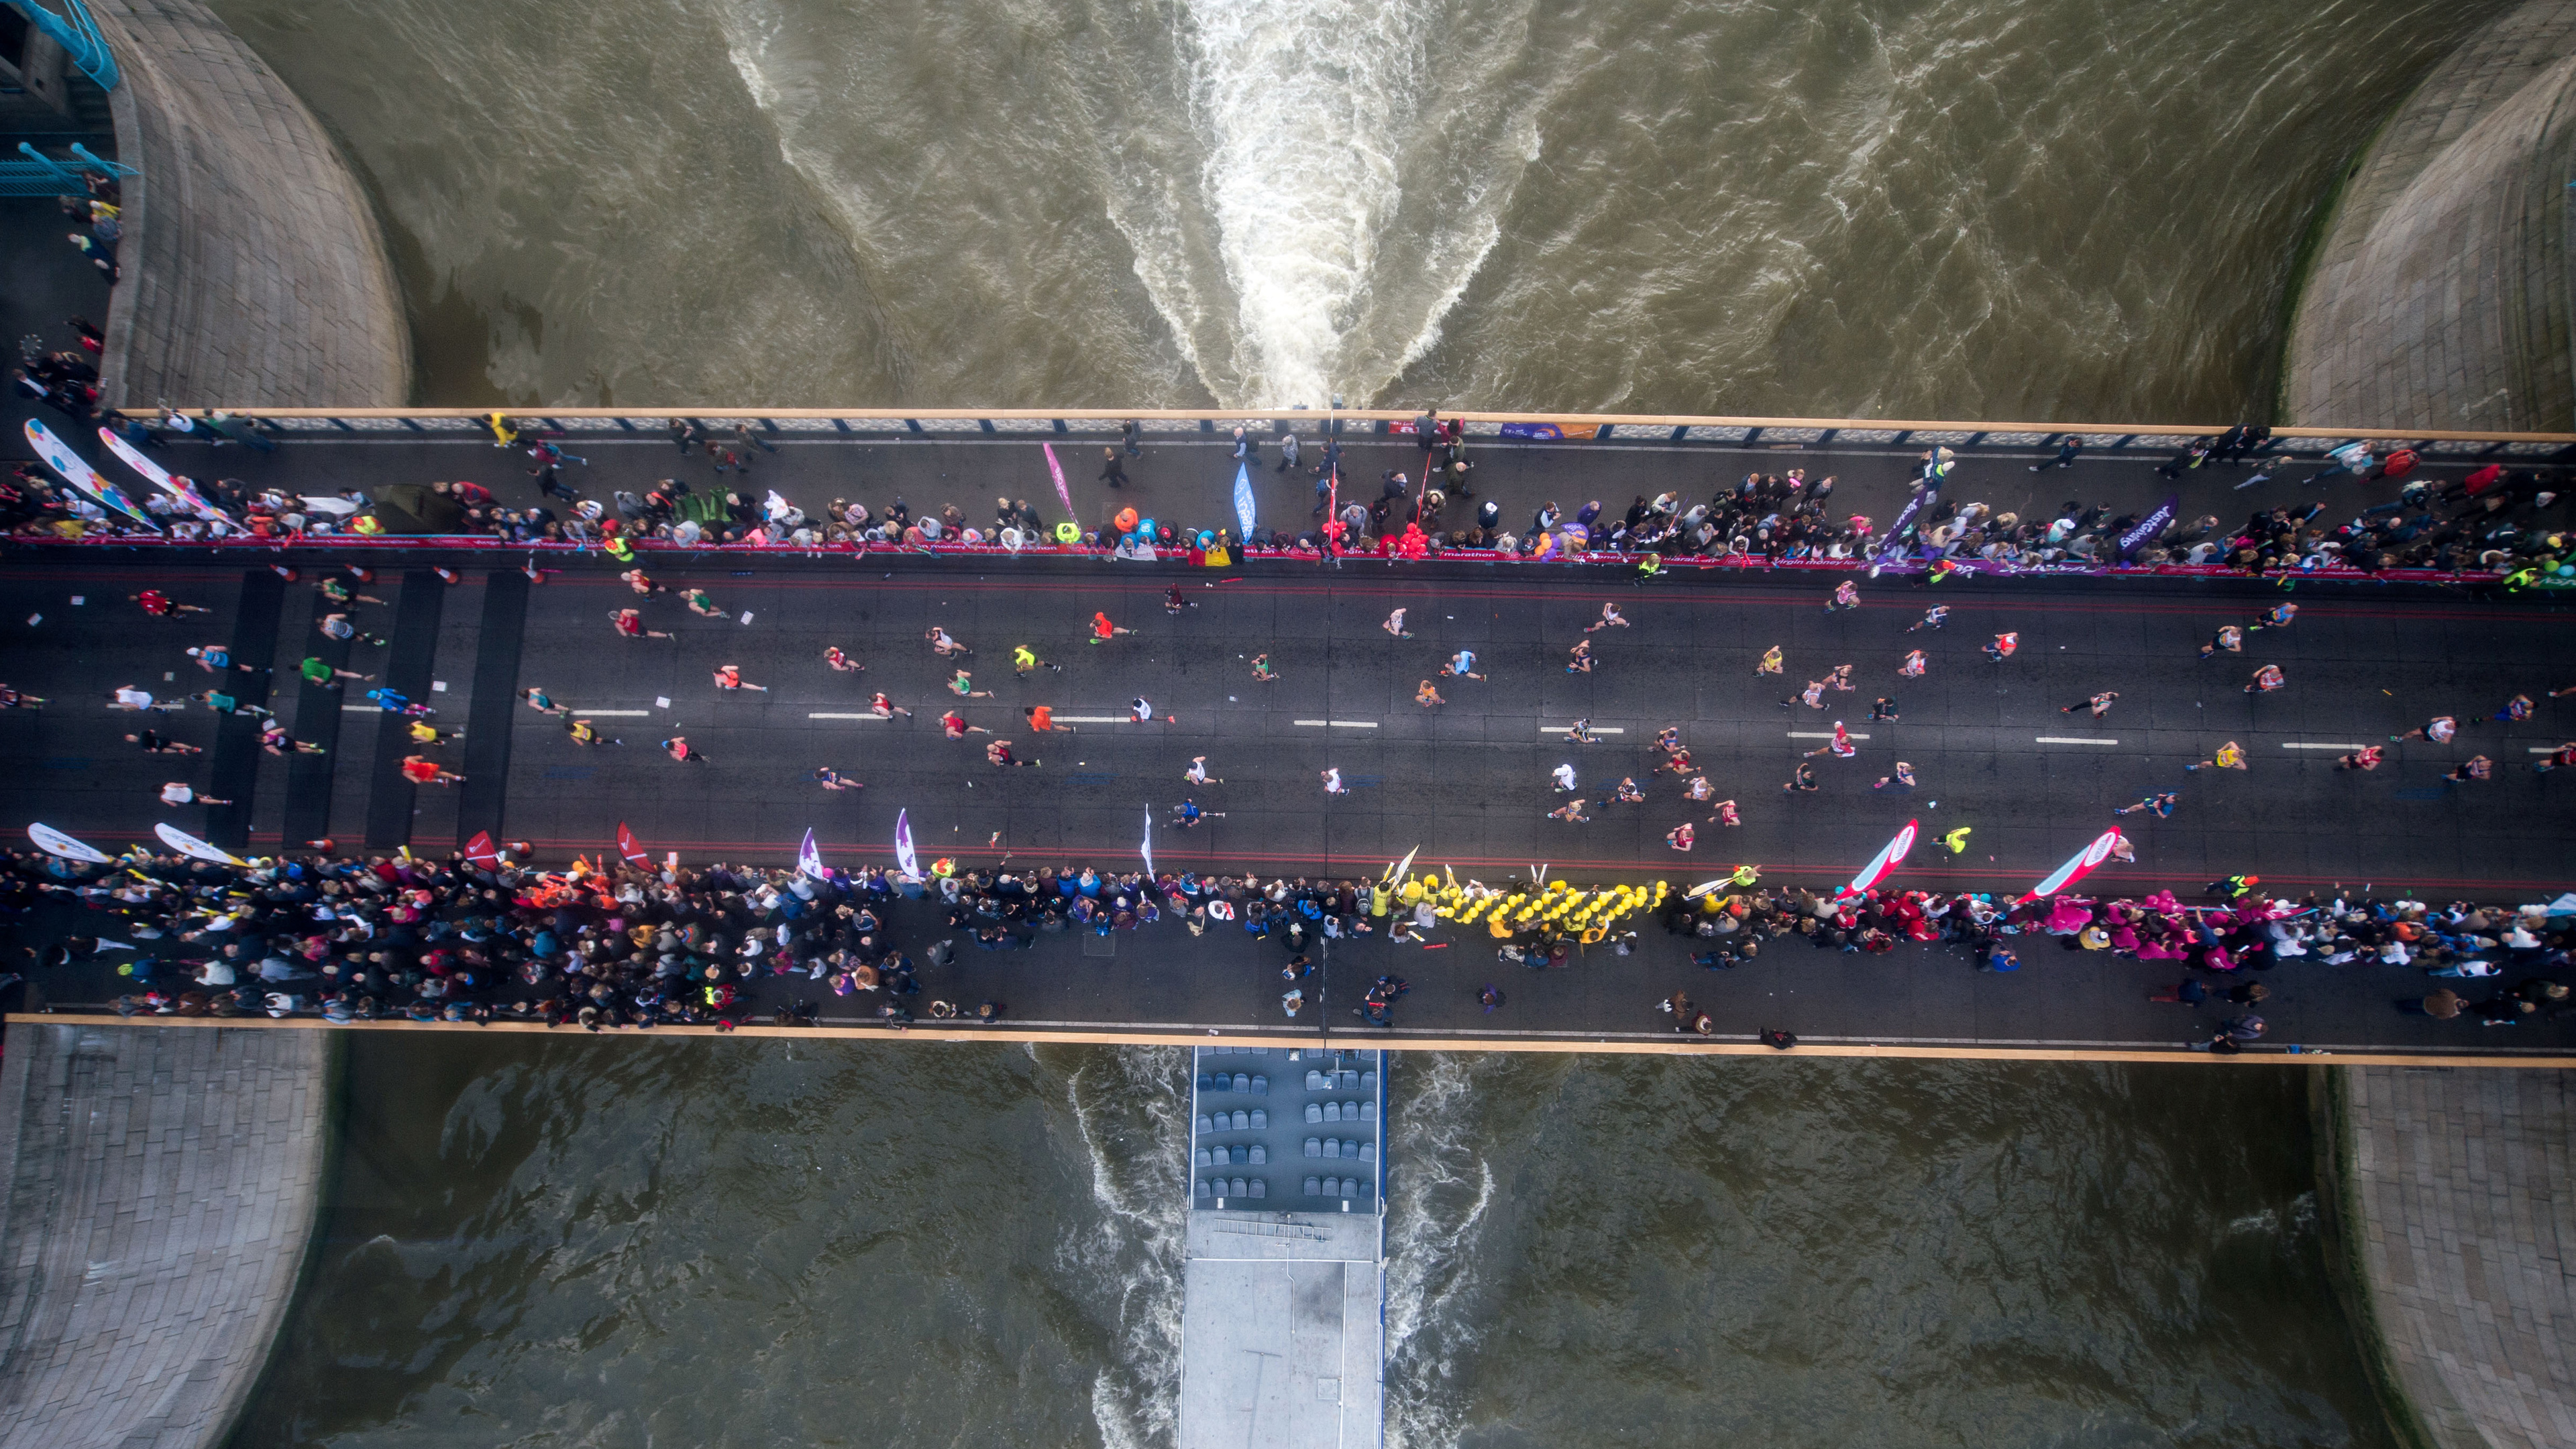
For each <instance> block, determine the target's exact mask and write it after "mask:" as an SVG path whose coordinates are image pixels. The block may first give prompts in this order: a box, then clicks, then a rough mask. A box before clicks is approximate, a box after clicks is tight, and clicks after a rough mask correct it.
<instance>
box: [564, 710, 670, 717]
mask: <svg viewBox="0 0 2576 1449" xmlns="http://www.w3.org/2000/svg"><path fill="white" fill-rule="evenodd" d="M571 713H573V714H577V715H579V716H581V717H582V718H584V719H651V718H652V717H653V711H651V710H649V709H576V710H573V711H571Z"/></svg>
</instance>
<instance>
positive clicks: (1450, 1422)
mask: <svg viewBox="0 0 2576 1449" xmlns="http://www.w3.org/2000/svg"><path fill="white" fill-rule="evenodd" d="M1405 1065H1406V1066H1409V1067H1410V1068H1411V1070H1410V1071H1408V1072H1406V1073H1405V1075H1404V1076H1403V1077H1402V1078H1401V1079H1400V1080H1401V1082H1402V1084H1403V1088H1404V1094H1403V1099H1402V1101H1401V1103H1400V1104H1397V1105H1394V1106H1390V1107H1389V1109H1388V1116H1390V1117H1391V1118H1393V1119H1394V1128H1395V1139H1396V1140H1395V1141H1394V1143H1393V1144H1392V1145H1391V1146H1390V1147H1389V1148H1388V1153H1387V1155H1388V1160H1389V1162H1390V1163H1391V1164H1392V1168H1391V1170H1392V1172H1393V1174H1394V1183H1395V1192H1394V1193H1393V1195H1392V1196H1393V1200H1392V1201H1390V1202H1389V1203H1388V1204H1387V1245H1386V1256H1387V1263H1386V1310H1385V1311H1386V1362H1387V1387H1388V1392H1387V1397H1386V1405H1387V1417H1386V1442H1387V1443H1388V1444H1389V1445H1390V1446H1393V1449H1409V1446H1419V1445H1430V1444H1452V1443H1455V1442H1456V1440H1457V1429H1456V1425H1455V1423H1454V1417H1453V1415H1452V1414H1451V1413H1450V1412H1449V1411H1448V1408H1447V1406H1446V1405H1445V1404H1444V1403H1443V1402H1441V1400H1440V1398H1439V1396H1438V1395H1436V1394H1434V1393H1430V1392H1425V1390H1426V1389H1428V1387H1429V1384H1428V1383H1427V1382H1426V1379H1446V1378H1448V1377H1449V1376H1450V1375H1451V1374H1452V1373H1453V1372H1454V1371H1455V1370H1456V1367H1457V1363H1458V1360H1459V1358H1460V1357H1461V1356H1462V1354H1463V1353H1464V1352H1465V1351H1466V1350H1468V1349H1471V1348H1473V1347H1474V1346H1475V1344H1476V1342H1477V1338H1478V1334H1477V1332H1476V1329H1475V1325H1474V1324H1473V1323H1471V1322H1469V1321H1467V1320H1466V1319H1465V1318H1464V1317H1463V1316H1462V1315H1463V1309H1461V1308H1459V1307H1457V1306H1455V1305H1457V1304H1458V1303H1459V1300H1460V1299H1461V1298H1462V1296H1463V1295H1464V1294H1465V1293H1466V1291H1467V1289H1468V1288H1469V1287H1470V1286H1471V1285H1472V1284H1473V1282H1474V1276H1475V1265H1476V1261H1477V1255H1476V1251H1475V1243H1474V1239H1475V1236H1476V1234H1477V1232H1478V1230H1479V1228H1480V1227H1481V1225H1482V1224H1483V1222H1484V1220H1485V1210H1486V1208H1488V1207H1489V1206H1491V1205H1492V1203H1493V1201H1494V1169H1493V1165H1492V1164H1491V1163H1489V1162H1487V1161H1486V1160H1485V1157H1484V1154H1483V1153H1481V1152H1479V1151H1477V1150H1476V1148H1475V1147H1474V1146H1473V1145H1472V1143H1471V1139H1472V1138H1477V1137H1478V1136H1480V1134H1482V1133H1483V1132H1484V1131H1485V1125H1484V1123H1483V1122H1482V1120H1481V1119H1479V1118H1477V1116H1476V1114H1475V1113H1474V1112H1473V1111H1472V1110H1471V1108H1472V1107H1473V1105H1474V1098H1473V1096H1472V1095H1471V1093H1470V1088H1471V1087H1472V1086H1473V1074H1474V1072H1475V1069H1476V1068H1475V1059H1474V1058H1472V1057H1466V1056H1453V1055H1448V1054H1445V1053H1444V1054H1439V1055H1432V1056H1428V1057H1424V1058H1408V1059H1407V1061H1406V1062H1405ZM1489 1065H1490V1064H1489ZM1426 1330H1430V1331H1428V1332H1426ZM1417 1339H1419V1340H1420V1341H1421V1354H1422V1358H1423V1360H1424V1361H1423V1362H1421V1363H1416V1362H1414V1361H1413V1355H1412V1354H1410V1353H1408V1352H1407V1350H1409V1349H1411V1348H1412V1347H1413V1346H1414V1344H1415V1341H1416V1340H1417ZM1426 1370H1427V1374H1426V1373H1425V1372H1424V1371H1426ZM1399 1374H1400V1375H1401V1376H1402V1378H1403V1380H1404V1382H1405V1385H1406V1386H1407V1387H1406V1388H1405V1391H1402V1392H1399V1391H1398V1383H1397V1380H1398V1376H1399Z"/></svg>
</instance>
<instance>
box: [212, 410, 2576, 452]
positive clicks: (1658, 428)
mask: <svg viewBox="0 0 2576 1449" xmlns="http://www.w3.org/2000/svg"><path fill="white" fill-rule="evenodd" d="M185 410H186V411H196V409H194V408H190V409H185ZM226 410H227V411H232V412H236V413H246V414H250V415H253V416H256V417H259V418H263V419H266V420H268V421H270V422H272V423H274V424H275V425H276V426H277V427H278V428H279V429H281V430H282V431H284V432H286V433H288V434H290V435H325V436H328V435H340V436H349V435H356V434H387V433H391V434H408V435H419V436H427V437H442V438H443V437H455V438H463V437H470V436H475V435H478V434H479V435H481V436H484V437H489V436H490V426H489V422H488V420H489V418H490V417H491V410H490V409H471V408H283V409H267V408H257V407H235V408H230V409H226ZM508 415H509V416H510V417H512V418H514V419H518V420H520V421H521V422H524V423H527V424H531V425H535V426H538V427H542V428H546V429H550V430H554V431H559V432H563V433H567V434H575V435H579V434H606V435H616V434H641V435H645V436H655V435H659V434H661V433H662V432H663V431H664V430H665V429H666V428H667V427H668V425H669V422H670V420H671V419H673V418H675V417H676V418H685V419H688V420H690V421H692V422H697V423H700V424H708V423H718V422H721V423H725V424H732V423H736V422H746V423H750V424H752V425H753V426H755V427H757V428H758V429H760V430H761V431H762V432H763V433H764V434H766V435H768V436H771V437H782V438H793V437H800V436H801V437H808V438H827V437H832V438H841V437H846V438H867V439H901V438H916V439H925V440H937V439H953V440H961V441H962V440H972V439H976V438H1005V437H1007V438H1013V439H1031V438H1034V439H1047V438H1071V437H1081V438H1084V439H1087V440H1097V439H1100V438H1103V437H1115V436H1117V435H1118V433H1119V432H1120V430H1121V429H1122V427H1123V426H1124V425H1125V424H1126V423H1127V422H1129V421H1131V420H1132V421H1134V422H1135V423H1136V424H1137V425H1138V426H1139V428H1140V429H1141V430H1142V431H1143V432H1144V433H1146V434H1147V435H1149V436H1152V437H1156V438H1160V439H1164V440H1170V439H1173V438H1175V437H1179V436H1188V435H1198V436H1201V437H1207V438H1211V439H1215V438H1223V437H1225V436H1228V435H1230V434H1231V433H1232V432H1233V430H1234V429H1235V428H1238V427H1240V428H1243V429H1245V430H1247V431H1248V432H1250V433H1252V434H1254V435H1256V436H1259V437H1263V438H1272V437H1276V436H1277V435H1278V434H1279V433H1281V432H1283V431H1287V430H1289V429H1294V430H1296V431H1297V432H1299V433H1300V434H1301V435H1304V436H1306V437H1309V438H1312V437H1316V436H1318V435H1326V434H1329V435H1331V436H1336V437H1342V438H1364V437H1389V436H1403V435H1405V434H1408V433H1410V432H1411V430H1412V426H1413V420H1414V417H1415V414H1414V413H1412V412H1409V411H1393V410H1385V409H1356V410H1354V409H1335V410H1329V411H1326V410H1306V409H1298V408H1277V409H1262V410H1250V411H1247V410H1241V409H1233V410H1215V409H1209V410H1200V409H1172V408H1164V409H1147V410H1142V411H1139V410H1135V409H1126V410H1110V409H1096V408H1095V409H1082V408H1024V409H1011V408H710V407H688V408H669V409H652V410H643V409H635V408H529V409H523V410H513V411H511V412H510V413H509V414H508ZM1441 416H1442V418H1444V419H1447V418H1451V417H1455V418H1457V419H1459V420H1460V423H1461V424H1462V431H1464V433H1465V434H1466V436H1467V437H1469V438H1471V439H1477V440H1480V441H1483V442H1486V443H1493V444H1524V445H1568V444H1573V445H1584V446H1594V445H1604V444H1606V445H1611V446H1634V445H1655V446H1663V447H1672V446H1691V445H1698V446H1702V447H1710V448H1761V449H1778V450H1783V451H1791V450H1801V449H1810V448H1843V449H1870V450H1888V451H1896V450H1911V451H1915V452H1921V451H1923V450H1925V449H1928V448H1932V447H1936V446H1937V447H1945V448H1949V449H1951V450H1953V451H1955V452H1960V453H1973V452H1978V451H2022V452H2027V451H2030V450H2033V449H2045V448H2054V447H2056V446H2057V445H2058V444H2060V443H2061V442H2063V441H2064V440H2066V439H2069V438H2077V439H2081V440H2082V441H2083V443H2084V445H2085V446H2086V447H2087V448H2089V449H2093V450H2096V451H2101V452H2113V453H2122V452H2137V453H2159V452H2171V451H2174V450H2176V449H2179V448H2181V447H2183V446H2184V445H2186V444H2188V443H2189V442H2191V441H2192V440H2193V439H2195V438H2205V437H2210V436H2214V435H2216V434H2219V433H2223V432H2225V431H2226V430H2227V427H2228V425H2227V424H2224V423H2217V424H2191V423H2174V424H2117V423H2027V422H2000V423H1999V422H1958V421H1926V420H1908V419H1893V418H1878V419H1862V418H1757V417H1714V416H1691V415H1670V414H1642V413H1547V412H1483V411H1474V412H1463V411H1462V412H1455V413H1451V412H1443V413H1442V414H1441ZM2272 440H2273V451H2274V452H2277V453H2288V454H2292V455H2295V456H2300V457H2311V456H2317V455H2321V454H2323V453H2324V452H2326V451H2327V450H2328V449H2330V448H2333V447H2336V446H2338V445H2340V444H2342V443H2347V442H2351V441H2354V440H2360V441H2364V442H2368V443H2371V444H2372V445H2373V446H2374V448H2376V449H2377V450H2378V451H2381V452H2386V451H2388V450H2390V449H2391V448H2395V447H2400V446H2403V447H2410V448H2413V449H2415V450H2416V451H2417V452H2418V453H2421V454H2422V455H2423V456H2424V457H2425V458H2426V459H2428V460H2432V461H2467V460H2470V459H2478V458H2504V459H2527V460H2534V461H2538V460H2549V459H2570V460H2576V433H2508V432H2481V431H2475V430H2444V431H2426V430H2410V429H2392V428H2275V429H2273V430H2272Z"/></svg>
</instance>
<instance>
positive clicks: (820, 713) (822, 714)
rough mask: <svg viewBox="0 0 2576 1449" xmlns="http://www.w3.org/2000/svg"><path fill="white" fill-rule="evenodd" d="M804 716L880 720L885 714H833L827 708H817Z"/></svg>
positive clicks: (810, 717) (809, 717) (808, 717)
mask: <svg viewBox="0 0 2576 1449" xmlns="http://www.w3.org/2000/svg"><path fill="white" fill-rule="evenodd" d="M805 717H806V718H807V719H875V720H881V719H884V718H885V717H886V716H884V715H881V714H874V713H870V714H834V713H832V712H831V711H829V710H817V711H815V712H814V713H812V714H809V715H807V716H805Z"/></svg>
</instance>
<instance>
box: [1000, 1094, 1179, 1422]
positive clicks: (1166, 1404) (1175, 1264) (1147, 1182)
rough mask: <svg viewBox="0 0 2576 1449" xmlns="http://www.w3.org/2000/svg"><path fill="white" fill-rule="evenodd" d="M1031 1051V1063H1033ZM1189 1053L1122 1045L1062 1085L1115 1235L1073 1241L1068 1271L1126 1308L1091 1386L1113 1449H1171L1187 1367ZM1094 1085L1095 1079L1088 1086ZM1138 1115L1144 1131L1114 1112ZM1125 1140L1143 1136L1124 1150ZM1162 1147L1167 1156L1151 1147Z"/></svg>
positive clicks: (1096, 1414) (1094, 1192)
mask: <svg viewBox="0 0 2576 1449" xmlns="http://www.w3.org/2000/svg"><path fill="white" fill-rule="evenodd" d="M1034 1054H1035V1053H1034V1049H1032V1055H1034ZM1187 1071H1188V1061H1187V1057H1186V1055H1185V1054H1182V1053H1177V1052H1174V1051H1171V1050H1169V1049H1166V1048H1152V1047H1120V1048H1117V1049H1116V1050H1114V1051H1111V1052H1105V1053H1101V1054H1099V1056H1098V1057H1096V1058H1094V1059H1092V1060H1087V1061H1085V1062H1084V1063H1083V1065H1082V1066H1081V1067H1079V1068H1077V1069H1076V1070H1075V1071H1074V1073H1073V1074H1072V1075H1071V1076H1069V1077H1067V1078H1066V1079H1065V1085H1064V1089H1065V1099H1066V1102H1067V1103H1068V1104H1069V1105H1070V1106H1071V1107H1072V1109H1073V1121H1074V1125H1075V1128H1076V1129H1077V1130H1078V1131H1079V1132H1080V1133H1081V1134H1082V1146H1083V1153H1084V1155H1085V1157H1087V1158H1088V1159H1089V1161H1090V1165H1091V1196H1092V1199H1093V1200H1094V1201H1095V1202H1097V1203H1099V1204H1100V1206H1101V1207H1102V1209H1104V1210H1105V1211H1106V1212H1107V1213H1108V1214H1109V1217H1110V1222H1109V1224H1108V1225H1107V1226H1109V1227H1110V1228H1111V1231H1107V1232H1099V1233H1090V1234H1085V1235H1082V1236H1080V1237H1078V1238H1076V1239H1073V1240H1070V1241H1068V1242H1067V1243H1066V1244H1065V1245H1064V1248H1063V1252H1062V1256H1063V1258H1064V1259H1065V1260H1066V1261H1065V1265H1064V1266H1065V1267H1066V1268H1067V1269H1068V1270H1069V1271H1071V1272H1074V1273H1077V1274H1081V1275H1083V1276H1086V1277H1089V1278H1091V1279H1092V1280H1093V1288H1092V1289H1091V1290H1090V1291H1087V1292H1086V1294H1085V1296H1086V1297H1087V1298H1090V1299H1092V1300H1094V1301H1097V1300H1099V1299H1101V1298H1107V1297H1114V1298H1115V1299H1116V1300H1117V1303H1118V1311H1117V1317H1116V1321H1117V1331H1118V1335H1119V1350H1120V1351H1119V1353H1118V1355H1117V1363H1116V1367H1115V1368H1113V1369H1103V1370H1101V1371H1100V1372H1099V1373H1098V1374H1096V1375H1095V1376H1094V1377H1093V1380H1092V1385H1091V1413H1092V1420H1093V1422H1094V1423H1095V1424H1097V1425H1098V1427H1099V1429H1100V1437H1101V1441H1102V1442H1103V1443H1105V1444H1107V1445H1109V1446H1110V1449H1127V1446H1131V1445H1133V1446H1142V1445H1145V1444H1151V1443H1159V1442H1164V1441H1167V1440H1168V1439H1169V1438H1170V1437H1171V1433H1172V1427H1173V1412H1174V1405H1175V1403H1176V1402H1177V1396H1178V1393H1179V1385H1180V1366H1181V1244H1182V1236H1183V1228H1184V1225H1185V1221H1186V1218H1187V1215H1188V1212H1189V1182H1188V1177H1187V1174H1186V1173H1185V1172H1184V1171H1183V1169H1182V1166H1181V1163H1182V1157H1181V1153H1180V1151H1179V1150H1178V1148H1177V1146H1176V1145H1175V1144H1178V1143H1180V1142H1183V1141H1186V1140H1187V1136H1188V1129H1187V1127H1186V1126H1185V1125H1184V1119H1185V1117H1186V1113H1185V1112H1184V1111H1183V1103H1184V1098H1182V1097H1181V1096H1180V1095H1178V1094H1177V1092H1176V1087H1177V1085H1178V1083H1180V1082H1181V1081H1182V1080H1183V1079H1185V1077H1186V1076H1187ZM1095 1077H1096V1078H1098V1079H1099V1080H1098V1081H1093V1080H1091V1079H1092V1078H1095ZM1122 1109H1124V1110H1126V1111H1130V1112H1135V1111H1139V1110H1141V1114H1142V1116H1143V1118H1144V1121H1143V1122H1142V1123H1134V1122H1129V1123H1125V1124H1121V1123H1119V1122H1117V1121H1116V1120H1114V1118H1113V1117H1112V1114H1113V1113H1116V1112H1119V1111H1121V1110H1122ZM1120 1138H1130V1139H1137V1140H1135V1141H1131V1142H1130V1143H1128V1144H1127V1145H1128V1150H1123V1151H1122V1150H1120V1147H1121V1143H1120V1142H1119V1140H1117V1139H1120ZM1157 1147H1160V1148H1161V1149H1162V1150H1155V1149H1156V1148H1157Z"/></svg>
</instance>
